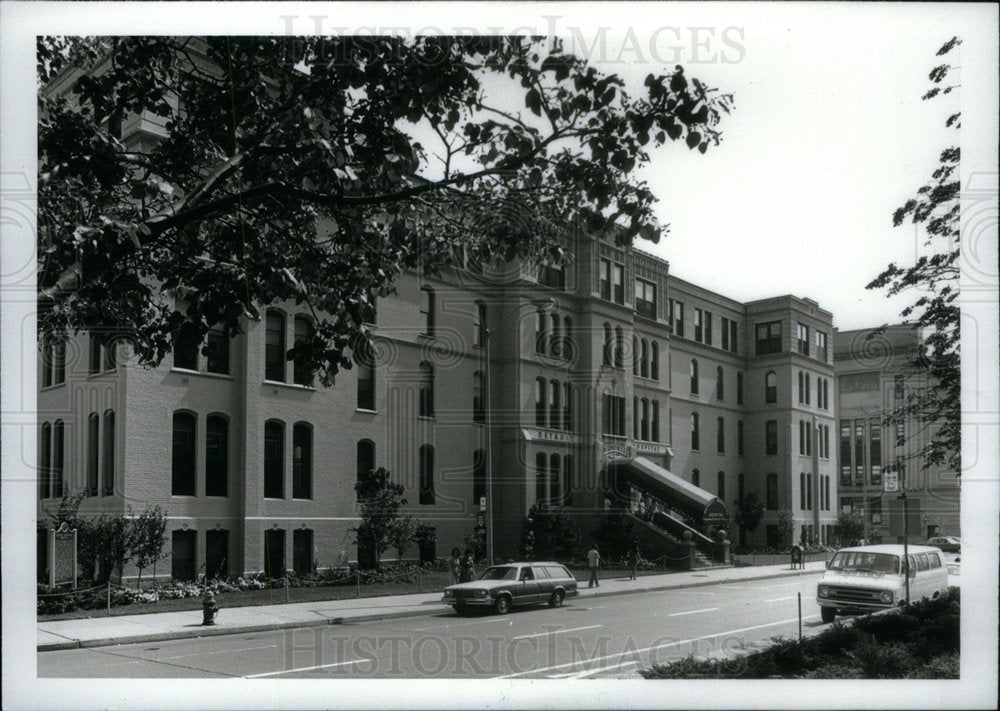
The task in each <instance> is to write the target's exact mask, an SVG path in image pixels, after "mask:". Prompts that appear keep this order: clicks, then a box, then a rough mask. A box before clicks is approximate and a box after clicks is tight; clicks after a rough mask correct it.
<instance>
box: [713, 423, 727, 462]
mask: <svg viewBox="0 0 1000 711" xmlns="http://www.w3.org/2000/svg"><path fill="white" fill-rule="evenodd" d="M715 424H716V435H715V449H716V451H717V452H718V453H719V454H725V453H726V421H725V420H724V419H723V418H721V417H718V418H716V423H715Z"/></svg>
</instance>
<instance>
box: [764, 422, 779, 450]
mask: <svg viewBox="0 0 1000 711" xmlns="http://www.w3.org/2000/svg"><path fill="white" fill-rule="evenodd" d="M777 453H778V421H777V420H768V421H767V422H766V423H765V425H764V454H777Z"/></svg>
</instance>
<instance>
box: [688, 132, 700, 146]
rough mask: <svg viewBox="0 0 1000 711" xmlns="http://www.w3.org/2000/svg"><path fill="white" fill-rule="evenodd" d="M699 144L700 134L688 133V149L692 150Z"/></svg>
mask: <svg viewBox="0 0 1000 711" xmlns="http://www.w3.org/2000/svg"><path fill="white" fill-rule="evenodd" d="M699 143H701V134H700V133H698V132H697V131H690V132H689V133H688V135H687V145H688V148H694V147H695V146H697V145H698V144H699Z"/></svg>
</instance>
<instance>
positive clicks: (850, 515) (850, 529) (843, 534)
mask: <svg viewBox="0 0 1000 711" xmlns="http://www.w3.org/2000/svg"><path fill="white" fill-rule="evenodd" d="M837 536H838V537H839V538H840V542H841V543H842V544H847V545H851V544H853V543H854V542H855V541H860V540H861V539H863V538H864V537H865V515H864V514H863V513H862V512H861V511H840V512H838V513H837Z"/></svg>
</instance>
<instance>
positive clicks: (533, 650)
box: [38, 575, 825, 679]
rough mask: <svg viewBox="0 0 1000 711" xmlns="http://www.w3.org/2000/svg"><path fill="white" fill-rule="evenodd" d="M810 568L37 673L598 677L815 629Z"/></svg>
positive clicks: (193, 645)
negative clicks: (794, 573) (792, 574)
mask: <svg viewBox="0 0 1000 711" xmlns="http://www.w3.org/2000/svg"><path fill="white" fill-rule="evenodd" d="M819 577H820V576H819V575H805V576H802V577H797V578H778V579H771V580H758V581H746V582H741V583H727V584H719V585H712V586H706V587H698V588H685V589H680V590H665V591H659V592H650V593H639V594H628V595H614V596H607V597H597V598H588V599H586V600H579V599H576V598H571V599H569V600H567V602H566V605H565V606H564V607H562V608H559V609H549V608H548V607H544V606H539V607H530V608H519V609H515V610H514V611H513V612H511V613H510V614H508V615H497V614H494V613H489V614H483V615H479V616H474V617H460V616H459V615H457V614H456V613H454V612H453V611H452V610H451V609H450V608H447V607H444V606H442V608H441V610H440V612H437V613H435V614H431V615H428V616H424V617H410V618H399V619H389V620H382V621H374V622H363V623H357V624H345V625H327V626H322V627H308V628H302V629H296V630H282V631H276V632H256V633H247V634H236V635H225V636H218V637H206V638H200V639H183V640H172V641H166V642H155V643H142V644H131V645H120V646H115V647H98V648H90V649H77V650H66V651H57V652H43V653H40V654H39V655H38V676H39V677H130V678H135V677H140V678H141V677H161V678H162V677H180V678H220V677H221V678H227V677H246V678H272V679H279V678H303V679H327V678H473V677H475V678H496V677H500V678H585V677H587V678H596V677H622V676H628V675H630V674H631V675H634V674H635V672H636V670H637V669H640V668H643V667H648V666H650V665H651V664H655V663H662V662H666V661H670V660H674V659H679V658H683V657H686V656H688V655H689V654H695V655H697V656H702V655H705V654H723V653H726V652H727V651H729V650H735V649H739V648H742V647H748V646H753V645H754V644H758V645H760V644H765V643H766V642H767V640H769V639H770V638H771V637H774V636H778V635H781V636H786V637H794V636H796V635H797V634H798V625H799V620H798V593H801V600H802V631H803V634H804V635H809V634H815V633H817V632H818V631H821V630H822V629H823V628H824V627H825V626H824V625H822V624H821V623H820V621H819V607H818V606H817V605H816V602H815V599H814V596H815V586H816V581H817V580H819Z"/></svg>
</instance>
